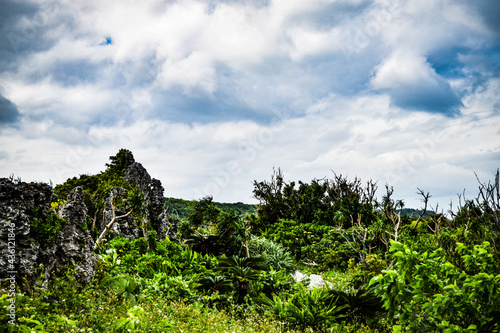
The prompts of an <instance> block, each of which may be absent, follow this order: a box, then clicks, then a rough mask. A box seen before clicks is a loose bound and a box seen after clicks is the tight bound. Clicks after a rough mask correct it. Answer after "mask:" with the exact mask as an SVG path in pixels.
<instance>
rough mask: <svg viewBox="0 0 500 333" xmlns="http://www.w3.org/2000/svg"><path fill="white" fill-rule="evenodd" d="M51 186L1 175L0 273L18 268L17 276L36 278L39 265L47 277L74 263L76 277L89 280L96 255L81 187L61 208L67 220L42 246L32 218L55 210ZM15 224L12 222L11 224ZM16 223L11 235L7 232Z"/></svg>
mask: <svg viewBox="0 0 500 333" xmlns="http://www.w3.org/2000/svg"><path fill="white" fill-rule="evenodd" d="M51 197H52V189H51V188H50V186H49V185H47V184H38V183H23V182H13V181H11V180H9V179H6V178H2V179H0V225H1V228H2V233H1V236H0V254H1V256H0V260H1V261H0V272H1V273H0V274H2V276H4V275H5V274H7V272H8V271H12V269H11V268H14V271H16V272H17V275H18V277H21V276H27V277H31V278H33V279H36V278H37V276H36V275H37V274H39V273H40V271H39V270H38V269H39V267H40V265H43V266H44V267H45V270H44V271H45V278H46V279H50V278H51V276H52V275H53V273H54V272H57V271H58V270H60V269H61V268H62V267H63V266H64V265H66V264H72V265H74V266H75V269H76V272H77V278H78V280H79V281H81V282H83V283H88V282H90V280H91V279H92V276H93V275H94V264H95V261H96V256H95V254H94V253H93V244H94V242H93V240H92V238H91V237H90V233H89V232H88V231H86V227H85V220H86V212H87V207H85V204H84V203H83V191H82V188H81V187H77V188H75V189H74V190H73V191H72V192H71V193H70V195H69V196H68V200H67V202H66V203H65V204H64V205H63V207H62V208H61V210H60V217H61V218H63V219H64V220H65V221H66V223H64V224H63V225H62V228H61V229H60V231H59V232H58V235H57V236H56V237H55V238H54V240H53V241H52V242H50V244H48V246H46V247H43V246H41V241H43V240H40V239H39V237H40V236H39V235H36V234H35V232H34V229H33V222H34V221H36V220H38V219H41V218H42V219H43V218H44V217H46V216H48V215H49V214H54V211H52V210H51V209H50V201H51ZM12 224H13V225H12ZM9 226H13V230H15V232H14V233H13V234H14V236H15V237H14V238H15V241H14V244H15V247H14V251H12V250H11V249H12V245H14V244H12V242H10V246H9V241H11V240H12V237H10V239H9V234H8V233H7V232H6V231H7V230H8V227H9ZM12 252H14V253H13V254H14V267H11V266H9V260H8V259H10V258H11V257H9V256H8V255H9V254H12Z"/></svg>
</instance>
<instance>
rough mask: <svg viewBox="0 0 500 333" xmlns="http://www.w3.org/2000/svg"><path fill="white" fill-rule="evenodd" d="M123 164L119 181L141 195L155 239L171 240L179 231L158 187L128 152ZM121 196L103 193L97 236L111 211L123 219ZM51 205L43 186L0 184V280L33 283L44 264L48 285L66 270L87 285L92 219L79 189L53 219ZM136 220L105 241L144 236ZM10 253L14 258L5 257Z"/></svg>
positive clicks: (121, 192)
mask: <svg viewBox="0 0 500 333" xmlns="http://www.w3.org/2000/svg"><path fill="white" fill-rule="evenodd" d="M123 161H124V165H123V166H124V168H125V170H124V176H123V181H124V182H125V183H126V184H129V185H132V187H135V188H136V189H138V190H140V191H141V192H142V195H143V208H144V209H143V214H142V216H143V218H144V219H145V220H146V221H149V223H150V225H151V228H152V229H153V230H155V232H156V237H157V240H161V239H164V238H165V237H169V238H170V239H175V238H176V232H177V227H178V226H177V225H176V222H172V221H171V220H170V219H169V217H168V216H167V214H165V212H164V200H165V199H164V196H163V191H164V189H163V186H162V185H161V182H160V181H159V180H157V179H154V178H151V176H150V175H149V174H148V172H147V171H146V169H145V168H144V167H143V166H142V165H141V164H140V163H138V162H135V160H134V157H133V155H132V154H131V153H127V154H126V155H125V156H124V159H123ZM126 192H127V190H126V189H124V188H121V187H113V188H111V189H110V190H109V192H108V193H107V195H106V197H105V200H104V207H103V208H102V209H101V210H100V214H99V215H100V216H102V218H96V219H95V221H94V223H95V224H96V227H97V231H98V232H99V233H101V232H102V231H103V230H104V226H105V225H106V224H107V223H109V222H110V221H111V219H112V209H113V206H114V208H115V213H116V215H117V216H119V215H125V214H126V211H124V209H125V208H121V209H119V208H117V207H116V205H115V203H114V202H113V200H115V199H117V198H121V199H122V201H123V200H126V198H125V194H126ZM51 200H52V189H51V187H50V186H49V185H47V184H42V183H24V182H20V181H19V182H18V181H14V180H13V179H7V178H1V179H0V277H2V278H3V277H6V274H7V272H9V271H15V272H17V276H18V278H20V277H28V280H30V281H35V280H36V279H37V278H38V277H39V276H40V273H41V271H42V265H43V271H44V272H45V280H46V281H47V280H49V279H51V278H53V277H55V276H57V274H58V272H60V271H61V269H63V268H64V267H65V266H67V265H70V267H74V269H75V270H76V276H77V279H78V280H79V281H80V282H82V283H89V282H90V281H91V280H92V277H93V276H94V267H95V263H96V260H97V256H96V255H95V254H94V238H93V237H92V235H91V231H90V230H89V229H90V227H89V220H91V218H89V216H88V208H87V206H86V205H85V196H84V188H82V187H81V186H76V187H74V188H73V189H72V190H71V192H70V193H69V195H68V197H67V199H66V201H65V202H64V203H62V205H61V206H60V207H59V209H58V212H57V214H56V212H55V211H54V210H52V209H51ZM87 200H88V198H87ZM87 202H88V201H87ZM136 216H137V214H136ZM135 219H136V218H135V217H134V214H130V215H129V216H127V217H126V218H122V219H119V220H116V222H115V223H114V224H113V226H112V228H111V230H110V231H109V235H106V238H108V239H110V238H112V237H116V236H118V237H125V238H128V239H136V238H139V237H143V236H144V231H143V229H142V228H141V225H142V221H136V220H135ZM9 230H10V231H9ZM12 236H13V237H12ZM10 253H13V255H11V256H9V255H10ZM9 260H10V261H9ZM11 264H12V265H11Z"/></svg>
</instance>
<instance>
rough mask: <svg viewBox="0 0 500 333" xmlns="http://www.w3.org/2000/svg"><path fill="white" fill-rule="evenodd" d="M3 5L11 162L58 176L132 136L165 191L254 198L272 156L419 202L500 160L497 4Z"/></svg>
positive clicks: (95, 162) (38, 0)
mask: <svg viewBox="0 0 500 333" xmlns="http://www.w3.org/2000/svg"><path fill="white" fill-rule="evenodd" d="M0 6H2V7H1V8H0V15H1V19H0V33H1V36H0V52H1V57H0V65H1V66H0V79H1V80H2V88H3V90H2V96H4V99H5V100H6V101H7V102H8V103H7V104H6V105H7V109H8V110H10V111H8V112H6V113H5V115H6V118H5V119H9V121H11V122H9V123H7V122H6V121H4V124H6V125H4V126H2V133H1V134H0V143H1V144H2V152H1V153H0V155H1V156H2V158H3V160H2V165H1V168H0V171H2V172H4V173H7V174H10V173H12V172H16V174H18V173H19V174H20V175H21V176H22V177H23V178H29V177H32V178H33V179H35V180H36V179H40V178H42V179H48V178H51V179H53V180H54V181H55V182H61V181H64V177H70V176H74V175H78V174H80V173H89V172H90V173H92V172H98V171H100V170H102V168H103V166H104V163H105V162H106V159H107V157H108V156H110V155H113V154H115V153H116V151H118V149H120V148H128V149H131V150H132V151H133V152H134V153H135V154H136V155H137V156H136V159H137V160H138V161H141V162H142V163H143V164H144V165H145V167H146V168H147V169H148V170H149V172H150V173H151V174H152V175H153V176H155V177H157V178H160V179H161V180H162V181H163V182H164V185H165V187H166V190H167V195H171V196H178V197H184V198H189V199H192V198H199V197H200V196H203V195H206V194H213V195H214V196H215V198H216V199H217V200H222V201H249V200H251V192H252V180H263V179H267V178H268V177H269V176H270V174H271V173H272V168H273V167H282V168H283V169H284V171H285V175H286V176H287V178H288V179H293V180H298V179H301V180H303V181H308V180H310V179H312V178H314V177H319V178H321V177H324V176H329V175H331V170H334V171H335V172H338V173H342V174H347V175H348V176H350V177H354V176H360V177H362V178H363V179H364V180H367V179H370V178H373V179H377V180H379V181H380V184H382V185H383V183H385V182H388V183H389V184H391V185H394V186H395V188H396V190H397V191H399V192H398V195H399V194H400V195H401V196H402V197H403V198H407V197H409V198H413V199H411V200H413V204H412V206H415V205H416V206H418V205H419V201H418V197H416V195H415V188H416V187H418V186H422V187H427V188H428V189H429V190H432V191H431V193H432V192H435V193H436V196H435V197H436V198H440V199H443V200H445V201H448V199H449V198H450V196H455V194H456V193H457V192H461V191H462V188H457V186H461V187H462V186H465V185H466V186H467V187H469V186H472V188H475V177H474V175H473V172H474V171H478V172H480V173H483V174H486V175H487V174H488V172H491V171H492V170H496V167H498V166H496V164H498V163H497V162H498V152H499V148H498V144H496V142H498V137H499V133H498V128H499V127H500V126H499V125H500V124H499V123H498V118H499V117H498V112H499V111H498V110H499V105H500V101H499V100H498V93H497V91H498V89H499V82H498V78H499V77H500V76H499V73H500V71H499V70H498V68H499V64H500V61H499V60H500V55H499V54H500V53H499V52H498V43H499V40H498V33H497V32H498V29H497V28H498V27H497V24H496V21H494V20H493V19H494V17H495V15H494V13H496V11H497V9H498V6H497V5H496V2H495V1H489V0H488V1H481V2H475V3H474V4H473V3H469V2H465V1H451V0H445V1H434V0H425V1H424V2H422V1H417V0H409V1H404V2H396V1H385V0H373V1H370V0H359V1H347V0H345V1H344V0H337V1H333V0H315V1H296V0H294V1H290V0H273V1H232V0H224V1H223V0H220V1H219V0H210V1H201V0H175V1H174V0H171V1H170V0H169V1H163V0H149V1H143V2H136V1H131V0H130V1H129V0H126V1H121V0H120V1H119V0H111V1H106V2H103V1H99V0H88V1H85V2H81V1H55V2H45V1H44V0H29V1H28V0H26V1H10V0H8V1H3V2H2V3H1V4H0ZM2 101H3V100H2ZM9 103H10V104H9ZM2 112H4V111H2ZM3 115H4V113H2V117H3ZM449 115H453V117H449ZM2 119H3V118H2ZM13 124H15V126H12V125H13ZM37 161H38V162H37ZM235 163H236V164H235ZM33 165H36V168H33ZM469 176H470V177H471V178H470V179H471V181H469V180H468V179H469V178H467V177H469ZM485 177H486V176H485ZM464 179H467V180H466V181H465V180H464ZM462 183H464V185H462ZM457 184H458V185H457ZM399 187H401V190H399V189H398V188H399ZM443 204H446V203H443Z"/></svg>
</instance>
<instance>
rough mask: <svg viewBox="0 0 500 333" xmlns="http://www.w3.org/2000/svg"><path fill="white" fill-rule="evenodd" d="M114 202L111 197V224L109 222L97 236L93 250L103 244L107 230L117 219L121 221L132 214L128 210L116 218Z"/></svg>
mask: <svg viewBox="0 0 500 333" xmlns="http://www.w3.org/2000/svg"><path fill="white" fill-rule="evenodd" d="M113 201H114V197H113V196H111V211H112V213H113V218H112V219H111V222H109V223H108V224H107V225H106V227H104V230H103V231H102V233H101V234H100V235H99V237H98V238H97V240H96V242H95V245H94V250H95V249H97V247H98V246H99V245H100V244H101V243H102V242H103V240H104V236H106V233H107V232H108V231H109V229H110V228H111V227H112V226H113V224H114V223H115V222H116V220H118V219H121V218H124V217H127V216H129V215H130V214H131V213H132V210H130V211H129V212H128V213H127V214H125V215H120V216H116V212H115V205H114V203H113Z"/></svg>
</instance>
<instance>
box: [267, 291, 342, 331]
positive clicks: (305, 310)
mask: <svg viewBox="0 0 500 333" xmlns="http://www.w3.org/2000/svg"><path fill="white" fill-rule="evenodd" d="M263 297H264V300H265V306H267V307H268V308H269V310H271V313H272V314H273V315H274V316H275V317H276V319H277V320H279V321H281V322H282V321H284V322H287V323H289V325H291V326H297V327H299V328H301V329H302V330H303V329H306V328H308V327H310V328H313V329H315V330H325V329H326V328H328V327H330V326H332V325H333V324H334V323H335V322H337V321H339V320H340V319H341V318H342V317H343V315H342V314H340V312H341V311H342V310H343V309H344V308H345V307H346V305H342V306H338V305H337V304H336V299H334V298H332V297H331V296H330V294H329V291H328V290H327V289H316V288H313V289H306V287H304V285H302V284H299V285H298V290H297V292H296V293H295V294H293V296H292V297H290V298H289V299H288V300H285V299H283V297H280V296H277V295H273V297H272V299H271V298H268V297H266V296H263Z"/></svg>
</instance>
